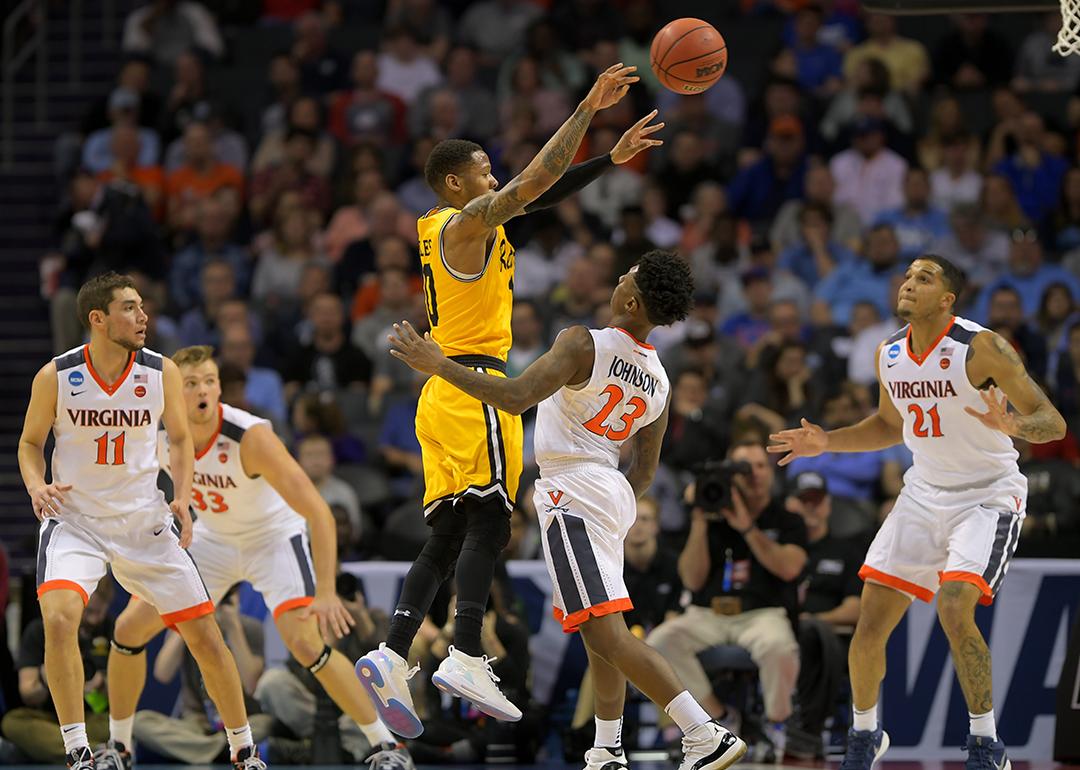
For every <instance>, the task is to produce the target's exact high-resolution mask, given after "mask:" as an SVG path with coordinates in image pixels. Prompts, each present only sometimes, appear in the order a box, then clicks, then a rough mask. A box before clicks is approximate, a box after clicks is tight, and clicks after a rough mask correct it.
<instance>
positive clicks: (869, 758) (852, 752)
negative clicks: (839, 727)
mask: <svg viewBox="0 0 1080 770" xmlns="http://www.w3.org/2000/svg"><path fill="white" fill-rule="evenodd" d="M888 748H889V734H888V733H887V732H885V731H884V730H882V729H881V728H880V727H878V729H876V730H856V729H855V728H851V729H850V730H848V734H847V749H846V750H845V751H844V761H843V762H841V763H840V770H870V768H872V767H873V766H874V763H875V762H877V761H878V760H879V759H881V757H882V756H883V755H884V754H885V752H886V751H887V750H888Z"/></svg>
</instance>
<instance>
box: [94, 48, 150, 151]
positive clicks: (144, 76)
mask: <svg viewBox="0 0 1080 770" xmlns="http://www.w3.org/2000/svg"><path fill="white" fill-rule="evenodd" d="M150 64H151V62H150V60H149V58H148V57H146V56H144V55H142V54H132V55H130V56H128V57H127V58H126V59H125V60H124V63H123V64H122V65H121V66H120V72H119V73H118V74H117V76H116V87H117V88H126V89H127V90H129V91H132V92H133V93H135V94H136V95H137V96H138V97H139V117H138V124H139V125H140V126H142V127H143V128H157V125H158V116H159V114H160V113H161V98H160V97H159V96H158V95H157V94H156V93H155V92H154V91H153V90H151V88H150ZM111 96H112V94H111V93H107V94H102V95H101V96H100V97H99V98H98V99H96V100H95V101H94V103H93V106H91V107H90V109H89V110H87V112H86V115H84V116H83V119H82V123H81V125H80V127H81V129H82V133H83V135H84V136H89V135H90V134H92V133H94V132H95V131H97V130H98V129H99V128H105V127H106V126H108V125H109V98H110V97H111Z"/></svg>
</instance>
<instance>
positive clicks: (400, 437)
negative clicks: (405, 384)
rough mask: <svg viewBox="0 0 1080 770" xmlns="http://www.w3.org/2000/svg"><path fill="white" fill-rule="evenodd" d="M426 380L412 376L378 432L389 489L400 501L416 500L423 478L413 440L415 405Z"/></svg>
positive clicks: (391, 406)
mask: <svg viewBox="0 0 1080 770" xmlns="http://www.w3.org/2000/svg"><path fill="white" fill-rule="evenodd" d="M427 380H428V378H427V375H424V374H421V373H419V372H413V373H412V378H411V387H410V388H409V390H408V391H407V392H404V393H402V394H401V396H400V397H399V398H396V399H394V400H393V403H391V404H390V405H389V406H388V407H387V409H386V414H385V416H384V417H383V420H382V427H381V428H380V429H379V454H380V455H381V456H382V461H383V465H384V466H385V467H386V470H387V472H388V474H389V476H390V488H391V489H392V490H393V492H394V495H395V497H398V498H400V499H408V498H412V497H415V496H416V495H417V494H418V493H419V487H420V481H421V480H422V479H423V477H424V464H423V462H422V457H421V454H420V442H419V440H417V438H416V405H417V402H418V401H419V398H420V391H421V390H422V389H423V387H424V383H426V382H427Z"/></svg>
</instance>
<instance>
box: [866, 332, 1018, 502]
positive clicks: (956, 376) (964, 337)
mask: <svg viewBox="0 0 1080 770" xmlns="http://www.w3.org/2000/svg"><path fill="white" fill-rule="evenodd" d="M981 331H986V330H985V329H984V328H983V327H982V326H979V325H978V324H977V323H974V322H972V321H968V320H967V319H964V318H953V319H952V320H951V321H950V322H949V325H948V326H947V327H946V328H945V331H943V332H942V333H941V336H940V337H938V338H937V339H936V340H935V341H934V342H933V343H932V344H931V345H930V347H929V348H927V349H926V350H925V351H923V352H922V354H921V355H917V354H916V353H914V352H913V351H912V350H911V327H910V326H905V327H904V328H903V329H900V331H898V332H896V334H894V335H893V336H892V337H890V338H889V339H887V340H886V341H885V344H884V345H882V346H881V351H880V353H879V354H878V372H879V376H880V377H881V382H882V384H883V385H884V386H885V390H886V392H888V394H889V397H890V398H891V399H892V402H893V404H894V405H895V406H896V411H898V412H899V413H900V416H901V417H902V418H903V420H904V443H905V444H906V445H907V447H908V448H909V449H910V450H911V453H912V455H913V456H914V465H913V466H912V469H913V470H914V471H915V472H916V473H917V474H918V475H919V477H920V478H922V479H923V480H924V481H926V482H928V483H930V484H933V485H935V486H940V487H959V486H967V485H974V484H976V483H978V482H982V481H987V480H991V479H996V478H1000V477H1004V476H1009V475H1014V474H1016V473H1018V468H1017V465H1016V458H1017V457H1018V455H1017V452H1016V450H1015V449H1014V448H1013V445H1012V439H1010V438H1009V437H1008V436H1007V435H1005V434H1004V433H1002V432H1001V431H998V430H993V429H991V428H988V427H986V426H985V425H983V424H982V422H980V421H979V420H978V419H977V418H975V417H973V416H971V415H970V414H968V413H967V412H965V411H964V408H965V407H971V408H972V409H974V410H975V411H976V412H985V411H986V403H985V402H984V401H983V400H982V397H981V396H980V395H979V391H978V390H977V389H976V388H975V386H974V385H972V384H971V381H970V380H969V379H968V373H967V355H968V350H969V349H970V347H971V344H972V342H973V341H974V339H975V335H976V334H978V333H979V332H981Z"/></svg>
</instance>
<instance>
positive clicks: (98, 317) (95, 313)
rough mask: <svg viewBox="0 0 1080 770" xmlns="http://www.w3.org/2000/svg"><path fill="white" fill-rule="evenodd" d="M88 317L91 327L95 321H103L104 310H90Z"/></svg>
mask: <svg viewBox="0 0 1080 770" xmlns="http://www.w3.org/2000/svg"><path fill="white" fill-rule="evenodd" d="M89 318H90V326H91V327H92V326H93V325H94V324H96V323H105V311H104V310H97V309H95V310H91V311H90V316H89Z"/></svg>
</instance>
